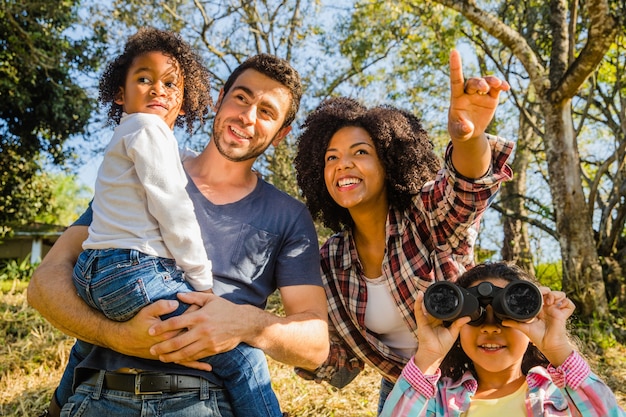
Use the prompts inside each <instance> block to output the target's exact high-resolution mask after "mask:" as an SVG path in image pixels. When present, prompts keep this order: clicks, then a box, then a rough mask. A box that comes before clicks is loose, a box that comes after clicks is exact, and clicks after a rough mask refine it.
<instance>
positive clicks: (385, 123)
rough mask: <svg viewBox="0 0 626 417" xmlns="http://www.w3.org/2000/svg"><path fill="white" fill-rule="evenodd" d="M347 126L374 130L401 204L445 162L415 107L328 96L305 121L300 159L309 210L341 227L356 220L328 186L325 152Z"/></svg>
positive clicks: (391, 191) (393, 200) (395, 202)
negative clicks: (367, 104)
mask: <svg viewBox="0 0 626 417" xmlns="http://www.w3.org/2000/svg"><path fill="white" fill-rule="evenodd" d="M347 126H354V127H361V128H363V129H365V130H366V131H367V132H368V133H369V135H370V136H371V138H372V141H373V142H374V146H375V147H376V153H377V156H378V158H379V159H380V161H381V163H382V165H383V167H384V169H385V182H386V187H387V193H388V196H387V197H388V200H389V204H390V205H392V206H393V207H395V208H396V209H398V210H405V209H406V208H408V207H409V205H410V204H411V198H412V196H413V195H415V194H417V193H418V192H419V191H420V189H421V188H422V186H423V185H424V183H426V182H427V181H430V180H432V179H434V178H435V175H436V173H437V171H438V170H439V169H440V168H441V161H440V159H439V158H438V157H437V156H436V155H435V153H434V151H433V146H432V143H431V142H430V140H429V138H428V134H427V133H426V131H425V130H424V128H423V127H422V124H421V123H420V120H419V119H418V118H417V117H415V116H414V115H412V114H411V113H409V112H406V111H404V110H400V109H397V108H394V107H391V106H386V105H383V106H377V107H373V108H369V109H368V108H367V107H365V106H363V105H362V104H360V103H359V102H358V101H356V100H354V99H350V98H345V97H340V98H331V99H328V100H326V101H324V102H322V103H321V104H320V105H319V106H318V107H317V109H315V110H314V111H313V112H312V113H311V114H309V116H308V117H307V118H306V120H305V121H304V124H303V125H302V129H303V130H302V133H301V134H300V136H299V137H298V139H297V154H296V157H295V160H294V164H295V168H296V176H297V180H298V185H299V187H300V190H301V191H302V195H303V197H304V199H305V201H306V204H307V206H308V208H309V211H310V212H311V214H312V215H313V217H314V218H316V219H321V220H322V222H323V223H324V225H326V226H327V227H329V228H330V229H332V230H333V231H335V232H337V231H339V230H341V228H342V227H343V226H352V224H353V223H352V218H351V217H350V213H349V212H348V210H347V209H345V208H343V207H341V206H339V205H338V204H337V203H336V202H335V201H334V200H333V199H332V198H331V196H330V194H329V193H328V190H327V189H326V185H325V183H324V163H325V160H324V154H325V153H326V149H327V148H328V144H329V143H330V140H331V138H332V137H333V135H334V134H335V133H336V132H337V131H338V130H339V129H341V128H343V127H347Z"/></svg>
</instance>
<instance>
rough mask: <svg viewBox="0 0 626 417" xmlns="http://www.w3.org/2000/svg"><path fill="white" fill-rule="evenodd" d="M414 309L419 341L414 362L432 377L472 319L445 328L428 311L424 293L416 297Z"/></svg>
mask: <svg viewBox="0 0 626 417" xmlns="http://www.w3.org/2000/svg"><path fill="white" fill-rule="evenodd" d="M414 309H415V321H416V322H417V340H418V346H417V352H416V353H415V358H414V361H415V364H416V365H417V367H418V368H420V370H421V371H422V372H423V373H424V374H428V375H432V374H434V373H435V372H436V371H437V368H439V365H440V364H441V361H443V358H444V357H445V356H446V354H447V353H448V351H449V350H450V349H451V348H452V346H454V343H456V340H457V338H458V337H459V332H460V330H461V327H463V325H465V324H466V323H468V322H469V321H470V318H469V317H462V318H459V319H457V320H455V321H454V322H453V323H452V324H451V325H450V327H445V326H444V325H443V321H442V320H439V319H436V318H434V317H433V316H431V315H430V314H428V312H427V311H426V307H425V306H424V293H423V292H422V291H420V292H419V293H418V294H417V296H416V297H415V307H414Z"/></svg>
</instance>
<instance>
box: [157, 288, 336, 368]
mask: <svg viewBox="0 0 626 417" xmlns="http://www.w3.org/2000/svg"><path fill="white" fill-rule="evenodd" d="M280 291H281V296H282V300H283V306H284V308H285V313H286V316H285V317H279V316H276V315H274V314H271V313H268V312H266V311H263V310H261V309H259V308H257V307H254V306H250V305H238V304H233V303H231V302H229V301H227V300H225V299H223V298H220V297H217V296H215V295H210V294H203V293H185V294H179V298H180V299H181V300H183V301H184V302H187V303H190V304H197V305H201V306H202V308H201V309H199V310H197V311H195V312H191V313H186V314H183V315H182V316H178V317H173V318H170V319H168V320H166V321H164V322H161V323H157V324H155V325H154V326H153V327H152V328H151V329H150V332H151V334H154V335H159V334H161V333H162V332H172V331H178V330H181V329H185V328H186V329H187V331H186V332H184V333H181V334H179V335H178V336H176V337H174V338H172V339H170V340H167V341H164V342H162V343H159V344H157V345H155V346H154V347H153V349H152V353H154V354H156V355H159V359H161V360H162V361H164V362H180V361H187V360H197V359H199V358H202V357H205V356H209V355H214V354H216V353H220V352H225V351H228V350H230V349H232V348H234V347H235V346H237V345H238V344H239V343H240V342H245V343H248V344H249V345H251V346H254V347H257V348H260V349H262V350H263V351H264V352H265V353H267V354H268V355H269V356H271V357H272V358H274V359H276V360H277V361H279V362H282V363H285V364H288V365H292V366H298V367H303V368H309V369H315V368H317V367H318V366H319V365H320V364H322V363H323V362H324V360H326V357H327V356H328V349H329V340H328V324H327V309H326V295H325V293H324V289H323V288H321V287H317V286H312V285H296V286H290V287H283V288H281V290H280Z"/></svg>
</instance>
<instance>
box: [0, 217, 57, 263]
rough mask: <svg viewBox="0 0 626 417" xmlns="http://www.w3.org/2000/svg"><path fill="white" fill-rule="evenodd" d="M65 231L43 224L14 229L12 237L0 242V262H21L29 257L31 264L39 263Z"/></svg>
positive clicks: (55, 226)
mask: <svg viewBox="0 0 626 417" xmlns="http://www.w3.org/2000/svg"><path fill="white" fill-rule="evenodd" d="M65 229H66V226H58V225H53V224H43V223H32V224H29V225H26V226H21V227H20V228H16V229H14V234H13V236H10V237H9V236H6V237H4V238H3V239H1V240H0V261H8V260H11V259H15V260H18V261H21V260H23V259H25V258H26V257H27V256H30V263H31V264H36V263H38V262H41V260H42V259H43V258H44V256H46V254H47V253H48V251H49V250H50V248H51V247H52V245H54V242H56V241H57V239H58V238H59V236H61V234H62V233H63V232H64V231H65Z"/></svg>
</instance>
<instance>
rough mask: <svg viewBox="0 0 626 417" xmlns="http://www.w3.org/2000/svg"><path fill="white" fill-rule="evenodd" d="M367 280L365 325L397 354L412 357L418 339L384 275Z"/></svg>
mask: <svg viewBox="0 0 626 417" xmlns="http://www.w3.org/2000/svg"><path fill="white" fill-rule="evenodd" d="M365 282H366V284H367V305H366V307H365V327H367V329H369V330H370V331H372V332H374V333H377V334H378V335H379V339H380V340H381V341H382V342H383V343H384V344H385V345H387V346H388V347H389V348H390V349H391V350H393V351H394V352H395V353H396V354H398V355H400V356H402V357H404V358H410V357H411V356H413V354H414V353H415V351H416V350H417V339H415V337H414V336H413V334H412V333H411V330H410V329H409V327H408V326H407V324H406V323H405V322H404V320H403V318H402V315H401V314H400V310H398V307H397V306H396V303H395V301H394V300H393V296H392V295H391V292H390V291H389V288H388V287H387V284H386V283H385V279H384V277H382V276H381V277H378V278H374V279H368V278H366V279H365Z"/></svg>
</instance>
